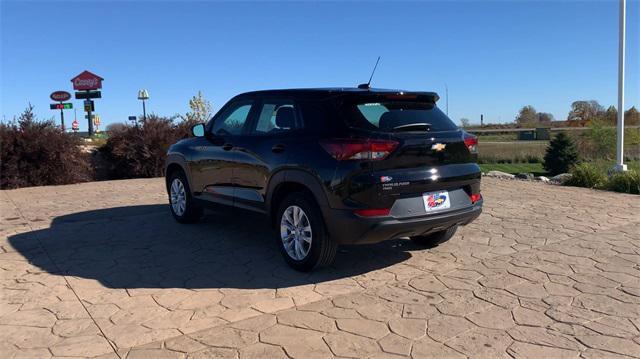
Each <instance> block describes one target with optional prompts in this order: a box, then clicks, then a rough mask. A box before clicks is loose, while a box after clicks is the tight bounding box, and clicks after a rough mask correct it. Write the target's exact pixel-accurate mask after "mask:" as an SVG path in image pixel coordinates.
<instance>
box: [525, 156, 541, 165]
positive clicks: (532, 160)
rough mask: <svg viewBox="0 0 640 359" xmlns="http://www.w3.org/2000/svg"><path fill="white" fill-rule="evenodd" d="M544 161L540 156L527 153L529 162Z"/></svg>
mask: <svg viewBox="0 0 640 359" xmlns="http://www.w3.org/2000/svg"><path fill="white" fill-rule="evenodd" d="M540 162H542V161H541V160H540V158H539V157H536V156H532V155H527V163H540Z"/></svg>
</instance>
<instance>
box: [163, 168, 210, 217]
mask: <svg viewBox="0 0 640 359" xmlns="http://www.w3.org/2000/svg"><path fill="white" fill-rule="evenodd" d="M168 191H169V208H170V209H171V214H172V215H173V218H175V219H176V221H178V222H180V223H193V222H197V221H198V220H199V219H200V218H201V217H202V214H203V213H204V210H203V208H202V207H201V206H199V205H198V204H197V203H195V201H194V200H193V197H192V196H191V190H190V189H189V182H187V178H186V176H185V175H184V173H183V172H182V171H174V172H173V173H172V174H171V176H170V177H169V188H168Z"/></svg>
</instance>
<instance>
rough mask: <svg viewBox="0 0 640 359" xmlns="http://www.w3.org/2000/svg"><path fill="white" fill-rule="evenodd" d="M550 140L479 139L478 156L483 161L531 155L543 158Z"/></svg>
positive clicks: (521, 157) (524, 157)
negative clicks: (503, 140) (500, 140)
mask: <svg viewBox="0 0 640 359" xmlns="http://www.w3.org/2000/svg"><path fill="white" fill-rule="evenodd" d="M548 144H549V141H512V142H489V141H484V142H483V141H482V140H480V141H479V144H478V156H479V159H480V161H482V162H498V161H499V160H512V159H521V160H525V159H527V158H530V157H534V158H538V159H540V160H541V159H542V157H544V153H545V150H546V148H547V145H548Z"/></svg>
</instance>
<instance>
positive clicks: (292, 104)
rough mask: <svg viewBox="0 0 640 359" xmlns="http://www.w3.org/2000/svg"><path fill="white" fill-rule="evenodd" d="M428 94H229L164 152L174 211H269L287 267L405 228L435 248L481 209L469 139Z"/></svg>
mask: <svg viewBox="0 0 640 359" xmlns="http://www.w3.org/2000/svg"><path fill="white" fill-rule="evenodd" d="M437 100H438V95H437V94H435V93H433V92H410V91H399V90H378V89H368V88H365V89H361V88H332V89H291V90H269V91H255V92H249V93H244V94H241V95H238V96H236V97H234V98H233V99H231V100H230V101H229V102H228V103H227V104H226V105H225V106H224V107H222V109H220V111H219V112H218V113H217V114H216V115H215V116H214V117H213V119H211V121H209V122H208V123H207V124H198V125H195V126H194V127H193V129H192V130H193V134H194V135H195V138H189V139H186V140H182V141H180V142H178V143H176V144H174V145H173V146H171V148H170V149H169V152H168V157H167V164H166V181H167V191H168V193H169V200H170V204H171V206H170V207H171V212H172V213H173V216H174V217H175V219H176V220H177V221H178V222H184V223H186V222H193V221H196V220H198V219H199V218H200V217H201V216H202V213H203V207H204V206H206V205H211V204H217V205H220V204H221V205H228V206H233V207H237V208H242V209H248V210H252V211H256V212H260V213H264V214H266V215H268V216H270V219H271V221H272V223H273V227H274V229H275V232H276V236H277V242H278V245H279V246H280V249H281V251H282V254H283V256H284V258H285V260H286V261H287V263H289V265H291V266H292V267H293V268H295V269H298V270H302V271H308V270H311V269H313V268H315V267H317V266H320V265H327V264H330V263H331V262H332V260H333V258H334V255H335V253H336V247H337V246H338V245H340V244H360V243H374V242H379V241H383V240H387V239H391V238H397V237H409V238H411V239H412V240H413V241H414V242H416V243H418V244H421V245H427V246H432V245H436V244H439V243H442V242H444V241H446V240H448V239H449V238H451V236H453V234H454V233H455V231H456V229H457V227H458V226H459V225H465V224H467V223H470V222H471V221H473V220H474V219H475V218H477V217H478V216H479V215H480V212H481V211H482V196H481V195H480V168H479V167H478V165H477V164H476V159H477V143H478V141H477V138H476V137H474V136H472V135H470V134H468V133H466V132H464V131H462V130H460V129H459V128H458V127H457V126H456V125H455V124H454V123H453V122H452V121H451V120H450V119H449V118H448V117H447V116H446V115H445V114H444V113H443V112H442V111H440V109H438V107H437V106H436V101H437Z"/></svg>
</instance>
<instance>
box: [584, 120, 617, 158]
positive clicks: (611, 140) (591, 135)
mask: <svg viewBox="0 0 640 359" xmlns="http://www.w3.org/2000/svg"><path fill="white" fill-rule="evenodd" d="M585 137H586V138H587V141H588V142H589V145H590V147H591V148H592V150H593V155H594V157H595V158H606V159H611V158H613V155H614V154H615V152H616V129H615V127H611V125H610V124H608V123H606V122H605V120H599V119H595V120H592V121H591V122H589V130H587V131H586V133H585Z"/></svg>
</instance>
